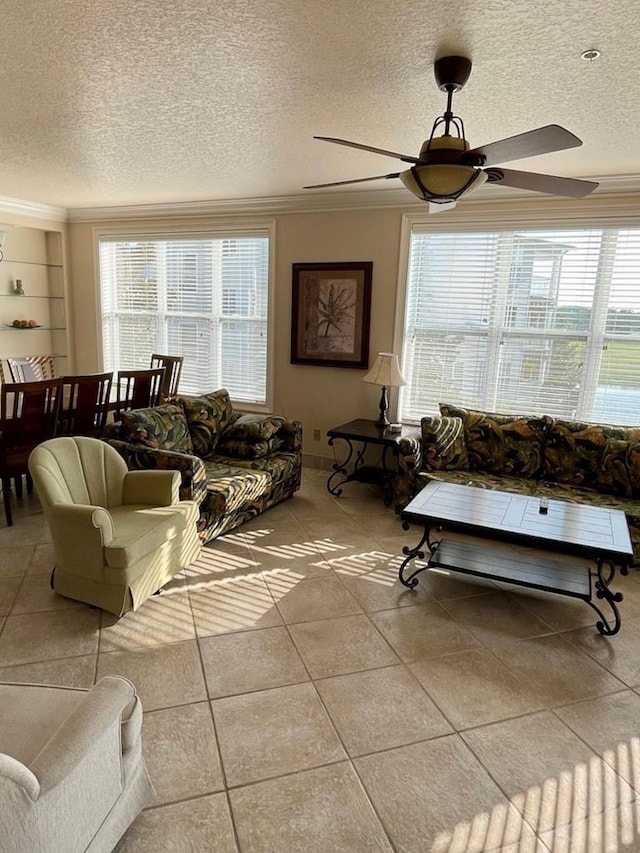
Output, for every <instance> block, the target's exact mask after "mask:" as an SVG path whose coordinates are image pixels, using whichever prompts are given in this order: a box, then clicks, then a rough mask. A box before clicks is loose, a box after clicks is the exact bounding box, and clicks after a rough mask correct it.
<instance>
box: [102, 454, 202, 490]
mask: <svg viewBox="0 0 640 853" xmlns="http://www.w3.org/2000/svg"><path fill="white" fill-rule="evenodd" d="M107 443H108V444H110V445H111V446H112V447H115V449H116V450H117V451H118V453H119V454H120V456H122V458H123V459H124V461H125V462H126V463H127V467H128V468H129V470H130V471H144V470H154V469H160V470H165V471H178V472H179V474H180V477H181V483H180V493H179V496H180V500H181V501H195V502H196V503H197V504H198V505H200V504H201V503H202V501H203V500H204V499H205V497H206V496H207V472H206V470H205V467H204V462H203V461H202V459H200V458H199V457H198V456H192V455H191V454H190V453H180V452H178V451H176V450H160V449H158V450H155V449H152V448H148V447H144V448H143V447H140V445H136V444H129V443H127V442H125V441H120V440H117V439H109V441H108V442H107Z"/></svg>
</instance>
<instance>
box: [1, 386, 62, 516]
mask: <svg viewBox="0 0 640 853" xmlns="http://www.w3.org/2000/svg"><path fill="white" fill-rule="evenodd" d="M61 388H62V379H46V380H44V381H43V382H5V383H4V384H3V385H2V388H0V479H1V480H2V495H3V501H4V512H5V516H6V519H7V524H8V525H9V526H11V524H13V520H12V516H11V478H12V477H22V475H23V474H28V473H29V469H28V465H27V463H28V460H29V454H30V453H31V451H32V450H33V449H34V447H36V446H37V445H38V444H41V443H42V442H43V441H46V440H47V439H49V438H53V437H54V435H55V430H56V425H57V421H58V409H59V406H60V397H61Z"/></svg>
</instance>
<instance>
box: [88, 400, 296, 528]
mask: <svg viewBox="0 0 640 853" xmlns="http://www.w3.org/2000/svg"><path fill="white" fill-rule="evenodd" d="M104 438H105V440H106V441H108V442H109V444H111V445H112V446H113V447H115V448H116V450H117V451H118V452H119V453H120V455H121V456H122V457H123V458H124V460H125V461H126V463H127V465H128V467H129V468H130V469H148V468H165V469H173V470H177V471H180V473H181V475H182V484H181V488H180V498H181V499H182V500H187V499H189V500H195V501H197V503H198V504H199V506H200V519H199V522H198V531H199V533H200V537H201V539H202V540H203V541H204V542H208V541H209V540H210V539H214V538H215V537H216V536H220V535H222V534H223V533H225V532H226V531H228V530H230V529H231V528H233V527H236V526H237V525H238V524H241V523H242V522H243V521H246V520H247V519H249V518H253V517H254V516H255V515H258V513H260V512H262V511H263V510H265V509H268V508H269V507H270V506H273V505H274V504H276V503H279V502H280V501H283V500H285V498H289V497H291V496H292V495H293V494H294V492H295V491H296V490H297V489H299V488H300V476H301V470H302V424H300V423H299V422H297V421H288V420H286V419H285V418H283V417H278V416H276V415H257V414H243V413H242V412H238V411H236V410H234V408H233V406H232V405H231V401H230V399H229V393H228V391H226V389H224V388H222V389H220V390H218V391H215V392H213V393H211V394H205V395H202V396H200V397H175V398H172V399H171V400H170V401H169V402H167V403H164V404H163V405H160V406H155V407H152V408H148V409H133V410H132V411H129V412H123V413H122V419H121V420H120V421H118V422H117V423H115V424H112V425H110V426H109V427H108V428H107V431H106V433H105V436H104Z"/></svg>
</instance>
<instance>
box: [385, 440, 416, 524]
mask: <svg viewBox="0 0 640 853" xmlns="http://www.w3.org/2000/svg"><path fill="white" fill-rule="evenodd" d="M422 464H423V453H422V441H421V440H420V433H419V432H416V433H415V435H408V436H404V437H403V438H401V439H400V441H399V442H398V471H397V473H396V476H395V477H394V478H393V482H392V491H393V505H394V508H395V511H396V512H400V511H401V510H403V509H404V508H405V506H406V505H407V504H408V503H409V501H410V500H411V498H412V497H413V496H414V495H415V494H416V493H417V492H418V491H419V488H420V487H419V474H420V470H421V469H422Z"/></svg>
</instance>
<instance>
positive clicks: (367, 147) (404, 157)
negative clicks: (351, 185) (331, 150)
mask: <svg viewBox="0 0 640 853" xmlns="http://www.w3.org/2000/svg"><path fill="white" fill-rule="evenodd" d="M313 138H314V139H321V140H322V141H323V142H335V144H336V145H346V146H347V148H359V149H360V150H361V151H372V152H373V153H374V154H384V155H385V156H386V157H397V158H398V159H399V160H402V161H403V163H421V162H422V161H421V160H420V159H419V158H418V157H412V156H411V154H398V152H397V151H387V149H386V148H373V146H371V145H361V144H360V143H359V142H349V140H348V139H336V138H335V137H333V136H314V137H313Z"/></svg>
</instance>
